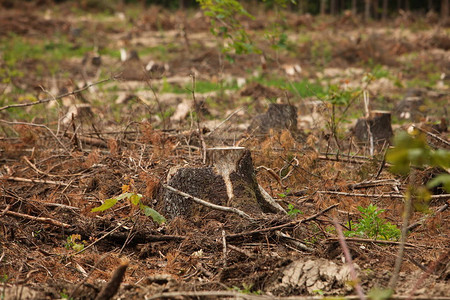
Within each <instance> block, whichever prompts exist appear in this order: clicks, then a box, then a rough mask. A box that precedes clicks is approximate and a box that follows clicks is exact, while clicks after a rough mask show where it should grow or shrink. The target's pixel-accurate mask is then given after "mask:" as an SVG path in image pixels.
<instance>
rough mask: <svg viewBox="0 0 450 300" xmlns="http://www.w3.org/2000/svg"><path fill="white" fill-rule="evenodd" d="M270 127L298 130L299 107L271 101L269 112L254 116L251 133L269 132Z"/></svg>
mask: <svg viewBox="0 0 450 300" xmlns="http://www.w3.org/2000/svg"><path fill="white" fill-rule="evenodd" d="M270 129H274V130H278V131H282V130H285V129H288V130H290V131H291V132H294V133H296V132H297V107H295V106H293V105H290V104H277V103H271V104H270V105H269V108H268V109H267V112H266V113H264V114H260V115H257V116H256V117H254V118H253V120H252V123H251V124H250V126H249V127H248V129H247V131H248V132H249V133H253V132H254V133H258V134H267V133H269V130H270Z"/></svg>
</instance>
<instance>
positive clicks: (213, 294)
mask: <svg viewBox="0 0 450 300" xmlns="http://www.w3.org/2000/svg"><path fill="white" fill-rule="evenodd" d="M186 297H189V298H203V297H204V298H214V299H216V298H218V297H227V298H229V299H246V300H271V299H277V300H323V299H325V298H324V297H323V296H289V297H274V296H273V295H254V294H243V293H239V292H234V291H196V292H188V291H180V292H163V293H157V294H153V295H152V296H150V297H147V298H146V299H147V300H152V299H180V298H181V299H183V298H186ZM326 299H330V300H332V299H336V300H338V299H346V300H357V299H360V298H359V296H350V295H348V296H345V297H326ZM389 299H391V300H407V299H412V300H450V297H445V296H441V297H429V296H423V297H420V296H419V297H412V298H411V297H410V296H403V295H392V296H391V297H390V298H389Z"/></svg>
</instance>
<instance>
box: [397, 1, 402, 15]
mask: <svg viewBox="0 0 450 300" xmlns="http://www.w3.org/2000/svg"><path fill="white" fill-rule="evenodd" d="M400 9H402V0H397V13H398V12H399V11H400Z"/></svg>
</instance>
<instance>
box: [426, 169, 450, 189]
mask: <svg viewBox="0 0 450 300" xmlns="http://www.w3.org/2000/svg"><path fill="white" fill-rule="evenodd" d="M440 184H442V186H443V187H444V189H445V190H446V191H447V192H448V193H450V174H440V175H438V176H436V177H434V178H433V179H431V180H430V181H428V183H427V187H428V188H429V189H432V188H434V187H437V186H439V185H440Z"/></svg>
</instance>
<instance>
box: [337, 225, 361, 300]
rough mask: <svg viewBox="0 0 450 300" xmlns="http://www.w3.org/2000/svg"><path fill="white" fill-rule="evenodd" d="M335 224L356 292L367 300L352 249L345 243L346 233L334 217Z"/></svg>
mask: <svg viewBox="0 0 450 300" xmlns="http://www.w3.org/2000/svg"><path fill="white" fill-rule="evenodd" d="M333 224H334V228H336V232H337V234H338V238H339V244H340V245H341V248H342V252H343V253H344V256H345V261H346V262H347V264H348V266H349V268H350V276H352V280H353V284H354V285H355V289H356V293H357V294H358V296H359V299H361V300H365V299H366V296H365V295H364V291H363V289H362V287H361V285H360V284H359V280H358V276H357V275H356V271H355V266H354V265H353V260H352V256H351V254H350V250H349V249H348V246H347V244H346V243H345V237H344V233H342V228H341V225H339V223H338V221H337V220H336V219H335V218H333Z"/></svg>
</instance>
